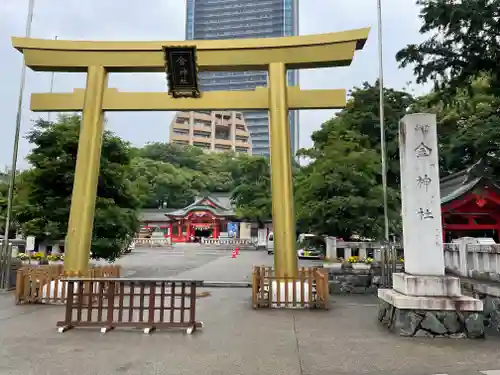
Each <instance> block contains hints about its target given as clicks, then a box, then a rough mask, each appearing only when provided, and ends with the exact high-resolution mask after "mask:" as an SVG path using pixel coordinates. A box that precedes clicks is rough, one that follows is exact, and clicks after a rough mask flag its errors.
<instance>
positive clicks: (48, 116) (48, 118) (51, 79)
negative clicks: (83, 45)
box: [47, 35, 57, 122]
mask: <svg viewBox="0 0 500 375" xmlns="http://www.w3.org/2000/svg"><path fill="white" fill-rule="evenodd" d="M54 40H57V35H56V36H55V37H54ZM55 74H56V73H55V72H52V73H51V75H50V93H51V94H52V92H54V76H55ZM50 115H51V113H50V112H48V113H47V121H48V122H50Z"/></svg>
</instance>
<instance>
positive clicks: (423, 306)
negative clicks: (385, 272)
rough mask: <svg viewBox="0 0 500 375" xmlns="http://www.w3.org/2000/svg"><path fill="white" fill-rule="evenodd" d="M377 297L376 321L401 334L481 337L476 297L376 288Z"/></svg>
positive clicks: (481, 319) (480, 306)
mask: <svg viewBox="0 0 500 375" xmlns="http://www.w3.org/2000/svg"><path fill="white" fill-rule="evenodd" d="M394 275H396V274H394ZM378 297H379V300H380V303H379V308H378V320H379V321H380V323H382V325H384V326H386V327H388V328H389V330H391V331H393V332H395V333H397V334H399V335H401V336H411V337H451V338H471V339H478V338H484V317H483V303H482V301H480V300H478V299H475V298H471V297H466V296H456V297H455V296H454V297H429V296H425V297H422V296H408V295H405V294H402V293H400V292H398V291H396V290H394V289H379V290H378Z"/></svg>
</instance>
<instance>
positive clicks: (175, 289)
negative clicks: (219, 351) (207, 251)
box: [57, 278, 203, 334]
mask: <svg viewBox="0 0 500 375" xmlns="http://www.w3.org/2000/svg"><path fill="white" fill-rule="evenodd" d="M65 281H66V282H67V284H68V289H67V291H68V292H67V293H68V299H67V303H66V314H65V317H64V320H63V321H59V322H58V323H57V326H58V327H59V332H64V331H66V330H68V329H71V328H76V327H95V328H100V329H101V332H102V333H105V332H107V331H108V330H111V329H114V328H118V327H128V328H140V329H143V330H144V332H145V333H150V332H152V331H154V330H156V329H163V328H182V329H186V332H187V333H188V334H190V333H192V332H194V331H195V330H196V328H201V327H203V323H202V322H199V321H197V320H196V287H197V286H200V285H202V284H203V282H202V281H194V280H164V279H136V278H99V279H90V278H68V279H66V280H65ZM85 284H89V285H90V287H89V288H85V287H84V286H85ZM94 300H95V301H97V303H90V304H87V303H85V301H94Z"/></svg>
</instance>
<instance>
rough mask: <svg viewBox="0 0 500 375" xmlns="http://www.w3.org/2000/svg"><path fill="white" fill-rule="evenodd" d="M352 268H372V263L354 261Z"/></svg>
mask: <svg viewBox="0 0 500 375" xmlns="http://www.w3.org/2000/svg"><path fill="white" fill-rule="evenodd" d="M352 268H353V269H355V270H369V269H370V268H372V265H371V264H366V263H353V264H352Z"/></svg>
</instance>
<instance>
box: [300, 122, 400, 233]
mask: <svg viewBox="0 0 500 375" xmlns="http://www.w3.org/2000/svg"><path fill="white" fill-rule="evenodd" d="M341 118H342V117H341ZM334 121H335V120H330V121H327V122H326V123H325V124H323V126H322V128H321V130H319V131H318V132H320V133H321V138H320V140H319V141H318V134H317V133H315V134H314V135H313V139H314V140H315V142H314V146H313V148H311V149H309V150H301V151H300V154H301V155H303V156H306V157H308V158H310V159H311V160H312V162H311V163H310V164H309V165H307V166H305V167H303V168H302V169H301V171H300V173H298V175H297V178H296V185H295V191H296V215H297V221H298V223H299V224H300V229H301V231H303V232H306V231H307V232H313V233H317V234H329V235H334V236H338V237H342V238H346V239H347V238H350V237H351V236H352V235H353V234H357V235H360V236H364V237H380V236H381V235H382V233H383V228H384V226H383V225H384V222H383V205H382V187H381V185H380V181H379V180H380V157H379V154H378V153H377V152H376V150H373V149H371V148H367V147H366V144H368V143H369V140H368V139H367V138H368V136H366V135H362V134H360V133H359V132H358V131H355V130H352V129H350V128H349V124H343V123H342V122H340V123H337V126H332V123H333V122H334ZM388 195H389V204H390V205H389V208H390V212H389V213H390V219H391V224H392V227H393V231H396V232H397V225H398V223H399V218H398V194H397V192H396V191H395V190H393V189H391V188H389V190H388Z"/></svg>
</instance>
